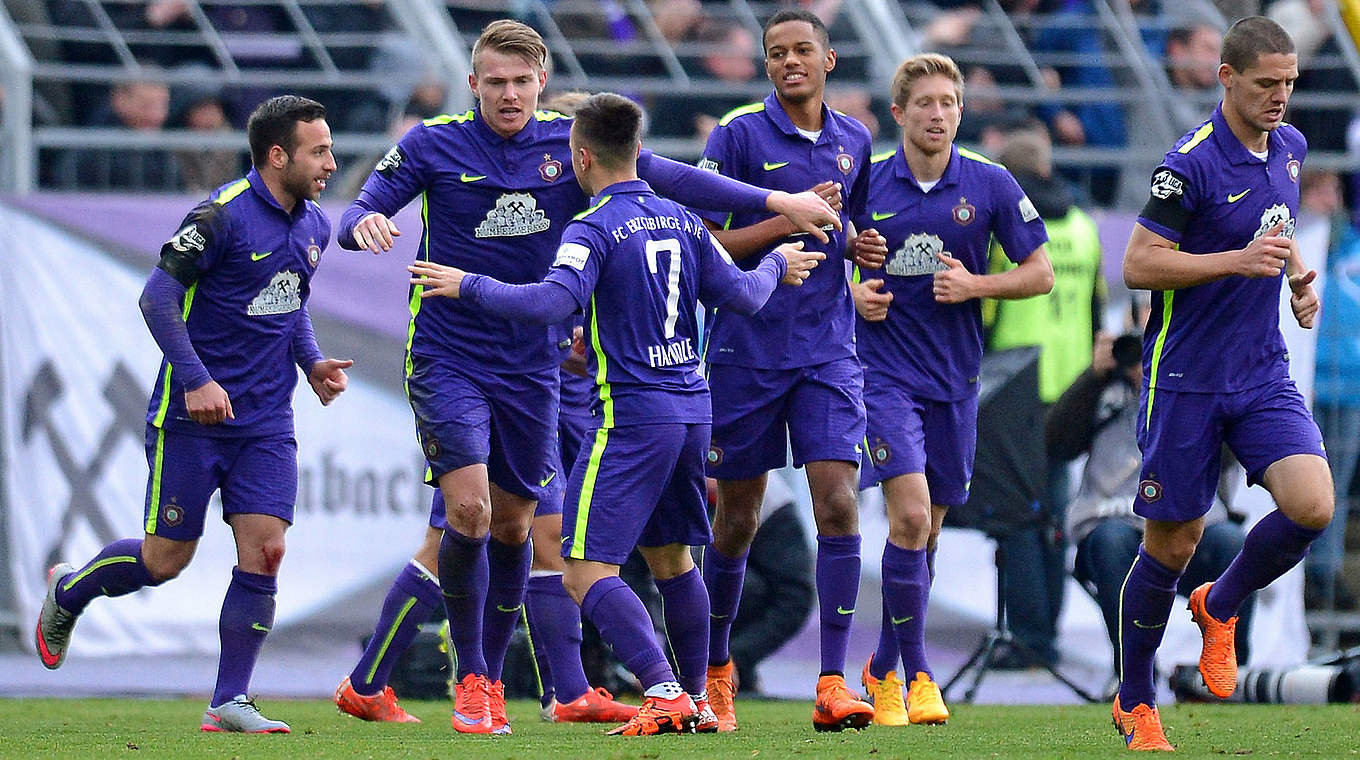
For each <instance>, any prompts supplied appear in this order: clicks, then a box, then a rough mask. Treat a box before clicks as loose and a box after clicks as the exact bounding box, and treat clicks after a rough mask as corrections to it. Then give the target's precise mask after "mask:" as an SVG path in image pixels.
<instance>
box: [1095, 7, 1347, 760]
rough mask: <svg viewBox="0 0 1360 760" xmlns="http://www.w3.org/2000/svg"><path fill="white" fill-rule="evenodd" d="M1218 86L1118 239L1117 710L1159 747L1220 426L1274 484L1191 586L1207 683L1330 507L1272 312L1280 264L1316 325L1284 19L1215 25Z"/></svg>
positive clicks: (1231, 660) (1140, 739) (1221, 678)
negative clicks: (1130, 549)
mask: <svg viewBox="0 0 1360 760" xmlns="http://www.w3.org/2000/svg"><path fill="white" fill-rule="evenodd" d="M1220 60H1221V61H1222V63H1220V64H1219V67H1218V81H1219V82H1220V83H1221V84H1222V85H1223V100H1222V102H1220V103H1219V106H1218V107H1217V108H1215V109H1214V113H1213V115H1212V116H1211V117H1210V118H1209V120H1208V121H1206V122H1204V123H1203V124H1202V125H1200V126H1199V127H1197V128H1195V129H1194V130H1192V131H1190V132H1189V133H1188V134H1186V135H1185V136H1184V137H1182V138H1181V139H1180V141H1179V142H1177V143H1176V145H1175V146H1174V147H1172V149H1171V151H1170V152H1168V153H1167V154H1166V157H1165V158H1164V159H1163V160H1162V163H1161V165H1160V166H1158V167H1157V169H1156V171H1155V172H1153V175H1152V189H1151V197H1150V198H1149V199H1148V202H1147V205H1146V206H1144V207H1143V211H1142V213H1141V214H1140V215H1139V217H1138V223H1137V224H1136V225H1135V226H1134V228H1133V232H1132V234H1130V236H1129V244H1128V248H1127V249H1126V250H1125V252H1124V281H1125V283H1126V284H1127V285H1128V286H1129V287H1130V288H1147V289H1149V290H1151V291H1152V316H1151V318H1150V319H1149V320H1148V323H1147V328H1146V332H1145V333H1144V338H1143V378H1144V380H1143V382H1144V385H1143V398H1142V404H1143V409H1142V411H1141V413H1140V414H1139V417H1138V445H1139V448H1141V449H1142V452H1143V467H1142V473H1141V482H1140V483H1139V485H1138V495H1137V496H1136V497H1135V499H1134V504H1133V509H1134V512H1136V513H1137V514H1138V515H1139V516H1140V517H1143V518H1145V519H1146V520H1147V529H1146V531H1145V533H1144V535H1143V545H1142V546H1141V547H1140V548H1139V550H1138V556H1137V557H1135V558H1134V561H1133V566H1132V567H1130V568H1129V575H1128V578H1126V579H1125V581H1124V590H1123V593H1122V594H1121V595H1120V596H1121V604H1120V616H1119V631H1120V634H1119V635H1120V639H1121V641H1122V644H1123V646H1122V649H1121V659H1122V667H1121V672H1120V684H1119V693H1118V695H1117V696H1116V697H1115V701H1114V723H1115V727H1116V728H1117V729H1118V730H1119V733H1120V735H1121V736H1122V737H1123V738H1124V742H1125V744H1126V745H1127V746H1128V748H1129V749H1134V750H1164V751H1170V750H1171V749H1172V746H1171V744H1170V743H1169V742H1168V741H1167V739H1166V734H1165V733H1164V731H1163V730H1162V721H1161V717H1160V715H1159V713H1158V712H1157V703H1156V691H1155V688H1154V686H1153V680H1152V679H1153V656H1154V655H1155V654H1156V651H1157V647H1158V646H1159V645H1160V644H1161V641H1162V633H1163V631H1164V630H1165V627H1166V620H1167V617H1168V616H1169V615H1170V612H1171V604H1172V602H1173V601H1174V600H1175V597H1176V584H1177V581H1178V580H1179V579H1180V575H1181V573H1182V572H1184V570H1185V568H1186V565H1187V564H1188V563H1189V561H1190V557H1191V556H1192V555H1193V554H1194V553H1195V547H1196V545H1197V544H1198V543H1199V540H1200V536H1201V535H1202V534H1203V531H1204V515H1205V513H1206V512H1207V511H1208V510H1209V506H1210V503H1211V501H1212V499H1213V495H1214V490H1215V487H1216V486H1217V483H1218V472H1219V452H1220V450H1221V447H1222V445H1223V444H1224V443H1226V444H1227V445H1228V448H1230V449H1231V450H1232V452H1233V454H1234V455H1235V456H1236V457H1237V459H1238V461H1240V462H1241V463H1242V466H1243V467H1245V468H1246V470H1247V481H1248V482H1249V483H1259V484H1261V485H1264V486H1265V487H1266V490H1268V491H1270V495H1271V496H1272V497H1274V499H1275V504H1276V507H1277V508H1276V509H1275V510H1274V511H1273V512H1270V513H1269V514H1267V515H1266V516H1265V517H1263V518H1261V520H1260V521H1259V522H1257V523H1256V525H1255V526H1254V527H1253V528H1252V529H1251V530H1250V531H1249V532H1248V533H1247V536H1246V540H1245V541H1244V543H1243V545H1242V550H1241V551H1240V552H1238V554H1237V557H1236V558H1235V559H1233V561H1232V564H1230V565H1229V566H1228V569H1227V570H1225V571H1224V572H1223V574H1222V575H1220V576H1219V578H1218V580H1216V581H1213V582H1211V583H1206V584H1204V585H1202V586H1200V587H1199V588H1197V589H1195V590H1194V592H1192V593H1191V595H1190V613H1191V616H1192V617H1193V618H1194V620H1195V622H1196V623H1197V624H1198V625H1199V627H1200V631H1201V632H1202V633H1203V636H1204V647H1203V651H1202V652H1201V654H1200V660H1199V671H1200V674H1201V675H1202V676H1203V678H1204V683H1205V685H1206V686H1208V687H1209V691H1210V692H1212V693H1213V694H1214V695H1216V696H1218V697H1220V698H1227V697H1228V696H1229V695H1231V694H1232V693H1233V690H1234V689H1235V688H1236V687H1237V656H1236V652H1235V651H1234V650H1235V647H1234V643H1233V636H1234V633H1235V628H1236V624H1237V617H1236V616H1237V610H1238V608H1239V607H1240V606H1241V604H1242V601H1243V600H1244V599H1246V597H1247V595H1248V594H1250V593H1251V592H1253V591H1255V590H1257V589H1261V588H1265V587H1266V586H1267V585H1269V584H1270V583H1271V582H1272V581H1274V580H1275V579H1276V578H1278V577H1280V576H1281V575H1283V574H1284V573H1285V572H1286V571H1288V570H1289V569H1290V568H1291V567H1293V566H1294V565H1296V564H1298V562H1299V560H1301V559H1302V558H1303V556H1304V554H1306V553H1307V552H1308V546H1309V544H1311V543H1312V542H1313V539H1315V538H1317V537H1318V535H1319V534H1321V533H1322V530H1323V528H1325V527H1326V526H1327V523H1328V522H1329V521H1330V520H1331V517H1332V506H1333V498H1334V496H1333V491H1332V476H1331V472H1330V470H1329V469H1328V466H1327V459H1326V455H1325V454H1324V453H1323V449H1322V435H1321V434H1320V433H1319V432H1318V427H1317V424H1316V423H1314V422H1313V417H1312V415H1311V414H1310V413H1309V412H1308V404H1307V402H1306V401H1304V399H1303V396H1302V395H1300V393H1299V391H1298V389H1297V388H1296V387H1295V386H1294V381H1293V380H1292V379H1291V378H1290V377H1289V355H1288V353H1287V349H1286V347H1285V343H1284V338H1283V337H1282V336H1281V334H1280V327H1279V319H1280V316H1279V301H1280V284H1281V280H1284V281H1285V282H1287V283H1288V285H1289V288H1290V291H1291V293H1290V299H1289V303H1290V307H1291V309H1292V310H1293V312H1294V318H1295V319H1296V320H1297V321H1298V323H1299V326H1301V327H1304V328H1311V327H1312V326H1313V320H1314V319H1315V318H1316V316H1317V311H1318V299H1317V295H1316V293H1314V292H1313V287H1312V285H1311V284H1310V283H1311V282H1312V281H1313V278H1314V277H1316V276H1317V273H1316V272H1313V271H1309V270H1307V268H1306V267H1305V266H1304V264H1303V261H1302V259H1301V258H1300V257H1299V253H1298V247H1297V246H1296V245H1295V243H1294V239H1293V235H1294V223H1295V219H1296V218H1297V217H1296V215H1297V213H1298V206H1299V172H1300V168H1301V167H1302V164H1303V159H1304V156H1305V155H1306V153H1307V151H1308V144H1307V141H1306V140H1305V139H1304V137H1303V135H1302V134H1300V133H1299V131H1298V130H1297V129H1295V128H1294V127H1292V126H1290V125H1289V124H1286V123H1285V122H1284V112H1285V107H1286V106H1287V105H1288V104H1289V96H1290V94H1291V93H1292V92H1293V89H1294V82H1295V80H1296V79H1297V78H1298V75H1299V67H1298V56H1297V55H1296V54H1295V53H1294V43H1293V41H1292V40H1291V39H1290V38H1289V35H1288V34H1287V33H1286V32H1285V31H1284V29H1282V28H1280V26H1279V25H1278V24H1276V23H1275V22H1274V21H1271V20H1269V19H1267V18H1264V17H1261V16H1252V17H1249V18H1244V19H1242V20H1240V21H1238V22H1237V23H1235V24H1233V25H1232V27H1231V28H1230V29H1228V32H1227V34H1225V35H1224V36H1223V47H1222V55H1221V57H1220Z"/></svg>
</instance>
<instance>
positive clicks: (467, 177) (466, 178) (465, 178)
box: [458, 172, 486, 182]
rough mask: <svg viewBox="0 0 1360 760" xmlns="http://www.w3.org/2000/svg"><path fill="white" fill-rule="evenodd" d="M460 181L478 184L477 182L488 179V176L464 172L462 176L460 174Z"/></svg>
mask: <svg viewBox="0 0 1360 760" xmlns="http://www.w3.org/2000/svg"><path fill="white" fill-rule="evenodd" d="M458 179H460V180H462V181H464V182H476V181H477V180H479V179H486V175H485V174H468V173H467V172H463V173H462V174H459V175H458Z"/></svg>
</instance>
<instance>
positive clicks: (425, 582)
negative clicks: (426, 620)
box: [392, 561, 444, 607]
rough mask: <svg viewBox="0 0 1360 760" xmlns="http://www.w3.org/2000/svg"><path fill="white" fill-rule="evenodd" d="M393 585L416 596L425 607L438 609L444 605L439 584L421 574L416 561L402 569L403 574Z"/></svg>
mask: <svg viewBox="0 0 1360 760" xmlns="http://www.w3.org/2000/svg"><path fill="white" fill-rule="evenodd" d="M392 585H394V586H396V587H397V588H398V589H400V590H401V591H403V592H405V593H407V594H410V595H411V596H414V597H415V598H416V599H417V600H419V602H420V603H421V604H423V605H426V606H429V607H438V606H439V605H441V604H443V603H444V595H443V594H442V593H440V590H439V583H438V582H437V581H435V580H434V579H433V578H431V577H430V576H429V575H426V574H425V573H423V572H421V570H420V569H419V565H417V564H416V563H415V562H414V561H412V562H410V563H408V564H407V565H406V567H404V568H402V570H401V574H400V575H398V576H397V581H396V583H394V584H392Z"/></svg>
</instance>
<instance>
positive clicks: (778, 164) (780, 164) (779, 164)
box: [765, 161, 789, 172]
mask: <svg viewBox="0 0 1360 760" xmlns="http://www.w3.org/2000/svg"><path fill="white" fill-rule="evenodd" d="M788 165H789V162H788V161H766V162H765V171H767V172H772V171H774V170H775V169H783V168H784V167H785V166H788Z"/></svg>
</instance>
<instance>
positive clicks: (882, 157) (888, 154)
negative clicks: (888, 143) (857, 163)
mask: <svg viewBox="0 0 1360 760" xmlns="http://www.w3.org/2000/svg"><path fill="white" fill-rule="evenodd" d="M895 155H897V148H893V149H892V150H885V151H883V152H882V153H875V154H873V155H872V156H869V163H871V164H881V163H883V162H884V161H887V160H888V159H890V158H892V157H893V156H895Z"/></svg>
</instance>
